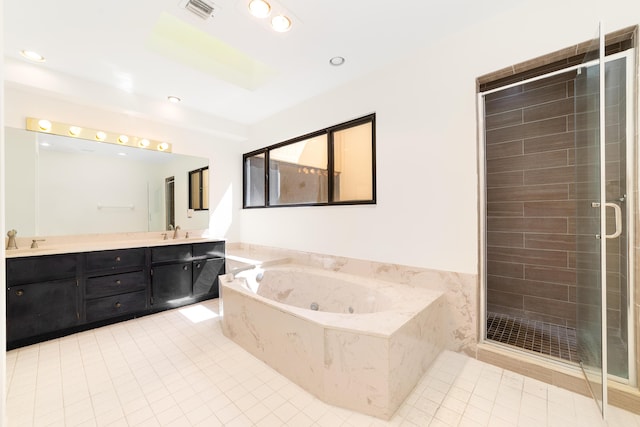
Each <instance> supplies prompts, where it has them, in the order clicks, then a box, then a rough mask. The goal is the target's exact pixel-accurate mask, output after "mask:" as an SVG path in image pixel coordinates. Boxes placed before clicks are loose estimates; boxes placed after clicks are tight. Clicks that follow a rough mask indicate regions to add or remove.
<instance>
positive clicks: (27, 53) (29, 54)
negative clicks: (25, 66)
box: [20, 50, 46, 62]
mask: <svg viewBox="0 0 640 427" xmlns="http://www.w3.org/2000/svg"><path fill="white" fill-rule="evenodd" d="M20 55H22V56H24V57H25V58H27V59H28V60H30V61H34V62H45V61H46V59H45V57H44V56H42V55H40V54H39V53H38V52H34V51H32V50H21V51H20Z"/></svg>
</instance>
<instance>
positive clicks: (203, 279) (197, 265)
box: [193, 258, 224, 298]
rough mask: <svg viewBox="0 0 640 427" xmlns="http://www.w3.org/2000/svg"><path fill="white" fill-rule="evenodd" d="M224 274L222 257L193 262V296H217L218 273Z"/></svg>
mask: <svg viewBox="0 0 640 427" xmlns="http://www.w3.org/2000/svg"><path fill="white" fill-rule="evenodd" d="M219 274H224V258H211V259H203V260H201V261H194V262H193V296H194V297H199V296H203V295H208V296H210V297H211V298H218V296H219V294H218V275H219Z"/></svg>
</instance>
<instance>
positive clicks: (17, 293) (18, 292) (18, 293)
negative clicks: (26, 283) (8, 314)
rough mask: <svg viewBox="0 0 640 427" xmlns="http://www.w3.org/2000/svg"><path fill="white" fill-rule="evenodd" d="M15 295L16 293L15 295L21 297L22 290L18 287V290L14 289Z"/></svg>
mask: <svg viewBox="0 0 640 427" xmlns="http://www.w3.org/2000/svg"><path fill="white" fill-rule="evenodd" d="M16 295H17V296H19V297H21V296H22V295H24V291H23V290H22V289H18V290H17V291H16Z"/></svg>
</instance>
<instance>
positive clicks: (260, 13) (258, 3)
mask: <svg viewBox="0 0 640 427" xmlns="http://www.w3.org/2000/svg"><path fill="white" fill-rule="evenodd" d="M249 11H250V12H251V14H252V15H253V16H255V17H256V18H266V17H267V16H269V14H270V13H271V5H270V4H269V3H267V2H266V1H264V0H251V1H250V2H249Z"/></svg>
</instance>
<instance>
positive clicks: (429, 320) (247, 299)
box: [220, 264, 446, 419]
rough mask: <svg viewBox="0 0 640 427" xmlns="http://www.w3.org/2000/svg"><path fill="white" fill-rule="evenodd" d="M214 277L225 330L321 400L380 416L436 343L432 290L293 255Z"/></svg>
mask: <svg viewBox="0 0 640 427" xmlns="http://www.w3.org/2000/svg"><path fill="white" fill-rule="evenodd" d="M223 277H224V278H223V280H221V283H220V292H221V297H222V302H223V319H222V327H223V332H224V333H225V335H226V336H228V337H229V338H231V339H232V340H233V341H235V342H236V343H237V344H239V345H240V346H242V347H243V348H245V349H246V350H247V351H249V352H250V353H252V354H253V355H254V356H256V357H258V358H259V359H261V360H263V361H264V362H266V363H267V364H269V365H270V366H272V367H273V368H274V369H276V370H277V371H278V372H280V373H282V374H283V375H285V376H286V377H288V378H289V379H291V380H292V381H294V382H295V383H297V384H298V385H300V386H301V387H303V388H305V389H306V390H308V391H309V392H311V393H313V394H314V395H316V396H318V397H319V398H320V399H322V400H324V401H325V402H327V403H331V404H334V405H337V406H341V407H345V408H348V409H352V410H356V411H359V412H362V413H365V414H368V415H373V416H376V417H379V418H383V419H389V418H390V417H391V416H392V415H393V413H394V412H395V410H396V409H397V408H398V406H399V405H400V404H401V403H402V402H403V401H404V399H405V398H406V396H407V395H408V394H409V393H410V392H411V390H413V388H414V387H415V385H416V383H417V381H418V380H419V379H420V378H421V377H422V375H423V374H424V372H425V371H426V369H427V368H428V367H429V365H430V364H431V362H432V361H433V360H434V359H435V358H436V357H437V355H438V354H439V353H440V352H441V351H442V350H443V349H444V347H445V342H446V338H445V336H446V333H444V328H445V326H444V324H445V323H446V322H443V318H444V316H445V312H444V309H445V305H446V301H445V297H444V293H443V292H442V291H439V290H431V289H425V288H419V287H413V286H407V285H399V284H397V283H391V282H385V281H381V280H374V279H370V278H364V277H359V276H354V275H348V274H343V273H336V272H333V271H327V270H320V269H315V268H311V267H306V266H300V265H295V264H286V265H275V266H271V267H267V268H264V269H263V268H260V267H257V268H254V269H250V270H246V271H243V272H240V273H238V274H237V275H236V276H235V277H234V275H233V274H229V275H227V276H223ZM312 306H313V308H312Z"/></svg>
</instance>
